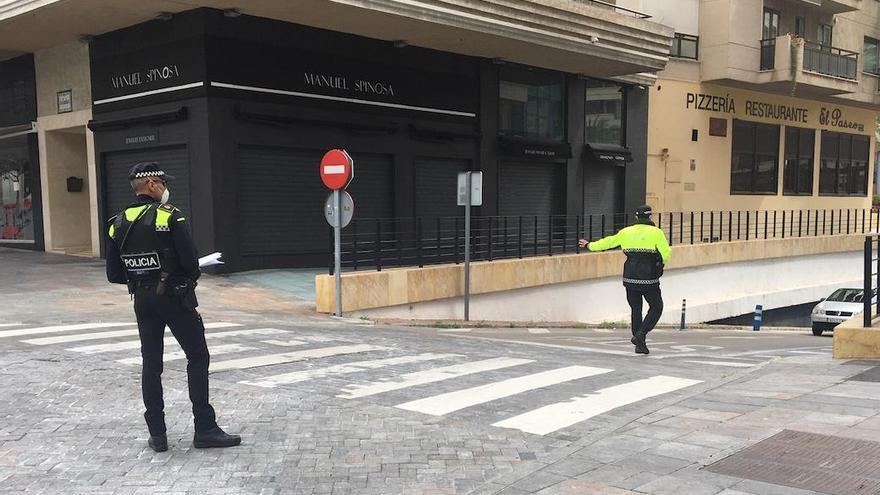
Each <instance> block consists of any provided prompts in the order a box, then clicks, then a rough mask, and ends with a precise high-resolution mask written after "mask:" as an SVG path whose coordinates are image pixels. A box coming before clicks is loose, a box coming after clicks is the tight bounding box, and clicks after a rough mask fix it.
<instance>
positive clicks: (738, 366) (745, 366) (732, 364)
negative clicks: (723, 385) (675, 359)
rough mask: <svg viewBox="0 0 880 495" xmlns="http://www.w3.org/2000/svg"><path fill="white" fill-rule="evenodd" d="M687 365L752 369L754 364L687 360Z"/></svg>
mask: <svg viewBox="0 0 880 495" xmlns="http://www.w3.org/2000/svg"><path fill="white" fill-rule="evenodd" d="M684 362H686V363H697V364H711V365H712V366H729V367H731V368H751V367H752V366H755V364H754V363H735V362H733V361H696V360H695V361H691V360H685V361H684Z"/></svg>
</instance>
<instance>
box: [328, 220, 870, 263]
mask: <svg viewBox="0 0 880 495" xmlns="http://www.w3.org/2000/svg"><path fill="white" fill-rule="evenodd" d="M653 219H654V221H655V223H656V225H657V227H659V228H660V229H662V230H663V233H664V234H665V235H666V237H667V239H668V240H669V243H670V245H673V246H675V245H683V244H702V243H714V242H735V241H752V240H764V239H785V238H792V237H819V236H826V235H841V234H867V233H869V232H880V210H875V209H844V208H839V209H825V210H818V209H812V210H775V211H773V210H749V211H744V210H743V211H695V212H662V213H656V214H655V215H654V217H653ZM632 221H633V218H632V215H626V214H592V215H590V214H587V215H524V216H478V217H474V218H473V219H472V228H471V244H472V251H471V252H472V259H473V260H475V261H493V260H497V259H505V258H527V257H535V256H554V255H557V254H564V253H579V252H581V251H582V250H583V249H582V248H580V247H579V246H578V243H577V241H578V239H588V240H597V239H599V238H601V237H604V236H606V235H609V234H612V233H614V232H616V231H617V230H619V229H620V228H622V227H624V226H626V225H629V224H630V223H632ZM464 237H465V233H464V219H463V217H407V218H361V219H354V220H352V222H351V224H350V225H349V226H348V227H346V228H345V230H343V232H342V263H343V266H344V267H346V268H351V269H354V270H359V269H375V270H382V269H383V268H385V267H389V266H424V265H431V264H445V263H460V262H462V260H463V259H464V251H463V249H464ZM332 251H333V250H332V249H331V250H330V252H332ZM330 265H331V270H332V263H331V264H330ZM331 273H332V271H331Z"/></svg>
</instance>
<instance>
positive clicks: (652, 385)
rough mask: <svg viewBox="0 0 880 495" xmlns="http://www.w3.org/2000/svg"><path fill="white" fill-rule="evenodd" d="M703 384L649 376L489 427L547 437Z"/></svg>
mask: <svg viewBox="0 0 880 495" xmlns="http://www.w3.org/2000/svg"><path fill="white" fill-rule="evenodd" d="M698 383H702V381H700V380H690V379H687V378H676V377H672V376H663V375H658V376H652V377H651V378H645V379H643V380H636V381H634V382H629V383H624V384H622V385H616V386H613V387H608V388H603V389H601V390H598V391H596V392H595V393H590V394H586V395H584V396H581V397H573V398H572V399H571V400H568V401H565V402H557V403H555V404H550V405H548V406H544V407H541V408H538V409H535V410H532V411H529V412H527V413H524V414H520V415H518V416H514V417H512V418H508V419H505V420H503V421H499V422H497V423H493V425H492V426H499V427H502V428H513V429H517V430H521V431H524V432H526V433H534V434H535V435H546V434H548V433H553V432H554V431H557V430H560V429H562V428H566V427H568V426H571V425H573V424H576V423H580V422H581V421H586V420H588V419H590V418H592V417H594V416H598V415H599V414H603V413H606V412H608V411H611V410H613V409H617V408H618V407H622V406H625V405H627V404H633V403H635V402H638V401H640V400H644V399H647V398H650V397H656V396H658V395H663V394H666V393H669V392H674V391H676V390H679V389H682V388H685V387H690V386H692V385H696V384H698Z"/></svg>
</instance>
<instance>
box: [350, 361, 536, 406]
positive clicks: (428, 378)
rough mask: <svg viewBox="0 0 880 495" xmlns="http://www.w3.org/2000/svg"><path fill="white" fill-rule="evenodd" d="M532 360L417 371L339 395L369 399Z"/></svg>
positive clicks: (466, 364)
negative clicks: (386, 393) (369, 397)
mask: <svg viewBox="0 0 880 495" xmlns="http://www.w3.org/2000/svg"><path fill="white" fill-rule="evenodd" d="M533 362H534V361H533V360H531V359H518V358H492V359H485V360H482V361H474V362H471V363H464V364H456V365H453V366H445V367H442V368H433V369H429V370H424V371H416V372H413V373H407V374H405V375H401V376H400V379H399V380H397V381H379V382H366V383H356V384H353V385H350V386H348V387H346V388H344V389H343V392H344V393H342V394H340V395H337V396H336V397H340V398H343V399H355V398H358V397H367V396H370V395H376V394H381V393H384V392H390V391H392V390H400V389H403V388H408V387H414V386H416V385H424V384H427V383H434V382H440V381H443V380H449V379H451V378H458V377H460V376H465V375H471V374H474V373H480V372H483V371H492V370H498V369H502V368H509V367H511V366H518V365H521V364H526V363H533Z"/></svg>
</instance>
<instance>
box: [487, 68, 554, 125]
mask: <svg viewBox="0 0 880 495" xmlns="http://www.w3.org/2000/svg"><path fill="white" fill-rule="evenodd" d="M564 83H565V81H564V79H563V76H562V75H561V74H552V73H543V72H525V71H524V72H516V71H512V70H511V71H506V72H502V75H501V83H500V88H499V90H500V102H499V108H500V116H499V120H500V122H499V132H500V133H501V134H502V135H503V136H508V137H517V138H526V139H536V140H541V141H562V140H563V139H564V138H565V98H564V94H565V84H564Z"/></svg>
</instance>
